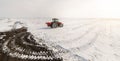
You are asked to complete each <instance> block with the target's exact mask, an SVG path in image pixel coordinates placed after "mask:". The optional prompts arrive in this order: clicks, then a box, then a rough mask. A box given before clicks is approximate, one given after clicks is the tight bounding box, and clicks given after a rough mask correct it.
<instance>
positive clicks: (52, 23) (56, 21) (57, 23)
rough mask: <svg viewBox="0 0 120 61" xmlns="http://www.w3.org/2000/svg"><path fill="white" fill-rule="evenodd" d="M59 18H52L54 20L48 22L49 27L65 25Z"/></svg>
mask: <svg viewBox="0 0 120 61" xmlns="http://www.w3.org/2000/svg"><path fill="white" fill-rule="evenodd" d="M58 20H59V19H57V18H52V22H46V24H47V26H48V27H51V28H57V27H63V23H62V22H59V21H58Z"/></svg>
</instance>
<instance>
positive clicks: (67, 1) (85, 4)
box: [0, 0, 120, 18]
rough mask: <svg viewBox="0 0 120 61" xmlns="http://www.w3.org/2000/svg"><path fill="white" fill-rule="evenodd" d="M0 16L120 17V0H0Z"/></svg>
mask: <svg viewBox="0 0 120 61" xmlns="http://www.w3.org/2000/svg"><path fill="white" fill-rule="evenodd" d="M0 17H68V18H69V17H70V18H120V0H0Z"/></svg>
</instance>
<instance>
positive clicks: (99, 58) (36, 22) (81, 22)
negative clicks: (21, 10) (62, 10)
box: [0, 19, 120, 61]
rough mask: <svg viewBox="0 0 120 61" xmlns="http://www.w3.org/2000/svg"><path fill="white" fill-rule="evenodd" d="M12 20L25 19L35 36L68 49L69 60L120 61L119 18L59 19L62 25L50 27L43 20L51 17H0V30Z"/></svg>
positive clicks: (24, 21)
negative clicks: (60, 26)
mask: <svg viewBox="0 0 120 61" xmlns="http://www.w3.org/2000/svg"><path fill="white" fill-rule="evenodd" d="M15 21H21V22H23V23H25V26H27V27H28V30H29V31H30V32H31V33H32V34H33V35H35V36H36V37H38V38H42V39H44V40H45V41H46V42H49V43H54V44H55V45H58V46H60V47H62V48H64V49H65V50H67V51H69V54H67V53H65V54H63V57H64V58H69V60H68V61H73V60H74V59H77V58H78V59H80V60H81V61H120V32H119V31H120V21H119V20H99V19H60V21H61V22H63V23H64V27H62V28H54V29H51V28H49V27H47V26H46V24H45V22H47V21H50V19H9V20H8V19H3V20H2V19H1V20H0V31H5V30H9V29H11V28H12V25H13V24H14V22H15ZM38 42H39V41H38ZM66 60H67V59H66ZM74 61H78V60H74Z"/></svg>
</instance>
